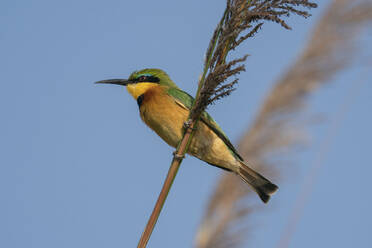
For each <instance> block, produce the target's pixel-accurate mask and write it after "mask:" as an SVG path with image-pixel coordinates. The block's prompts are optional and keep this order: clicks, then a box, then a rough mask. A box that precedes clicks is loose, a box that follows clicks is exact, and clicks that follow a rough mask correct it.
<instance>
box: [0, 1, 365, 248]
mask: <svg viewBox="0 0 372 248" xmlns="http://www.w3.org/2000/svg"><path fill="white" fill-rule="evenodd" d="M320 2H321V3H320V6H319V8H318V9H316V10H314V11H313V14H314V15H313V17H311V18H310V19H308V20H303V19H302V18H299V17H292V18H291V19H290V21H289V22H290V24H291V25H292V27H293V30H292V31H287V30H284V29H282V28H280V27H279V26H277V25H268V26H266V27H265V28H264V29H263V30H262V31H261V32H260V33H259V35H258V36H257V37H256V38H254V39H251V40H250V41H249V42H247V44H246V45H245V46H243V47H242V48H241V49H240V50H239V52H240V53H241V54H243V53H249V54H251V56H250V57H249V58H248V61H247V72H246V73H243V74H242V75H241V80H240V84H239V86H238V90H237V91H235V92H234V93H233V94H232V96H231V97H228V98H225V99H223V100H222V101H220V102H219V103H218V104H216V105H214V106H212V107H210V109H209V112H210V113H211V114H212V115H213V116H214V117H215V119H216V120H217V121H218V122H219V123H220V124H221V126H222V127H223V129H224V130H225V132H226V133H227V134H228V135H229V136H230V138H231V140H232V141H233V142H234V143H236V142H237V141H238V140H239V137H240V135H241V134H242V133H243V132H244V130H245V129H246V128H247V127H248V125H249V124H250V123H251V122H252V121H253V120H254V117H255V114H256V112H257V110H258V106H259V105H260V104H261V102H262V101H263V99H264V97H265V95H266V94H267V92H268V91H269V90H270V88H271V87H272V85H273V83H274V82H275V80H276V79H277V78H278V77H279V76H280V75H281V74H282V73H283V72H284V71H285V69H286V68H288V67H289V66H290V64H291V63H292V62H293V60H294V59H295V58H296V56H297V55H298V53H299V52H300V51H301V49H302V47H303V45H304V44H305V43H306V41H307V38H308V36H309V32H310V30H311V28H312V27H313V26H314V25H315V23H316V21H317V20H318V18H319V17H320V16H321V14H322V11H324V9H325V7H326V6H327V4H328V3H329V1H320ZM224 7H225V1H223V0H214V1H211V0H208V1H194V0H193V1H170V0H165V1H123V0H121V1H119V0H107V1H96V0H92V1H72V0H65V1H50V0H48V1H46V0H44V1H43V0H32V1H17V0H15V1H10V0H5V1H1V2H0V80H1V83H0V114H1V115H0V118H1V119H0V247H4V248H26V247H27V248H50V247H53V248H62V247H63V248H64V247H66V248H67V247H68V248H75V247H76V248H78V247H79V248H80V247H90V248H98V247H100V248H102V247H112V248H115V247H117V248H119V247H135V246H136V244H137V241H138V239H139V237H140V234H141V232H142V230H143V228H144V226H145V224H146V221H147V219H148V217H149V215H150V213H151V210H152V208H153V205H154V203H155V200H156V198H157V196H158V193H159V191H160V188H161V185H162V183H163V180H164V178H165V175H166V172H167V170H168V167H169V163H170V160H171V154H172V151H173V149H171V148H169V147H168V146H167V145H166V144H165V143H164V142H163V141H162V140H161V139H160V138H158V137H157V136H156V135H155V134H154V133H153V132H152V131H151V130H149V129H148V128H147V127H146V126H145V125H144V124H143V123H142V122H141V120H140V118H139V115H138V107H137V103H136V102H135V101H134V100H133V99H132V98H131V96H129V94H127V92H126V91H125V89H124V88H120V87H118V86H117V87H116V86H102V85H99V86H98V85H94V84H93V82H94V81H97V80H101V79H107V78H116V77H119V78H120V77H123V78H126V77H127V76H128V75H129V74H130V73H131V72H132V71H133V70H136V69H141V68H146V67H157V68H162V69H164V70H166V71H167V72H168V73H169V74H170V76H171V77H172V79H173V80H174V81H175V82H176V83H177V84H178V85H179V86H180V87H181V88H183V89H185V90H186V91H188V92H190V93H191V94H195V89H196V82H197V78H198V75H199V74H200V72H201V68H202V61H203V56H204V53H205V50H206V47H207V45H208V42H209V39H210V37H211V34H212V31H213V29H214V27H215V25H216V23H217V21H218V20H219V18H220V16H221V14H222V12H223V10H224ZM371 40H372V39H371V32H369V36H368V34H367V36H366V39H365V42H364V43H365V44H367V43H368V41H371ZM365 53H369V54H371V47H369V48H368V50H366V51H365ZM366 71H367V70H365V69H360V68H356V67H354V68H353V69H352V70H349V71H348V72H347V73H343V74H342V75H340V76H338V77H337V78H336V79H335V80H334V83H333V84H329V85H327V86H326V87H325V88H324V89H323V90H321V91H319V94H316V95H314V97H313V98H311V99H309V100H310V105H309V108H308V110H307V111H308V112H309V113H321V114H324V116H325V117H326V120H325V122H324V123H323V124H318V125H316V126H315V127H314V128H313V129H312V132H311V137H312V140H311V144H312V145H311V146H310V147H309V150H308V151H307V152H304V153H303V154H302V155H300V156H299V158H300V159H298V160H296V163H295V166H293V168H292V169H291V173H290V174H288V175H287V177H286V178H285V179H283V181H281V182H278V184H279V186H280V191H279V192H278V194H276V195H275V197H273V199H272V201H271V202H270V204H269V205H267V206H266V207H265V208H267V211H262V212H260V213H259V214H258V215H257V218H255V220H254V221H251V222H250V224H249V225H250V226H251V227H252V229H251V232H250V233H249V235H248V237H247V247H275V245H277V243H278V240H279V237H280V235H281V233H282V231H283V228H284V226H285V224H286V223H287V221H288V216H289V213H290V212H291V211H292V209H293V203H294V201H295V199H296V197H297V193H298V192H299V189H300V187H301V183H302V182H303V180H304V178H305V175H306V174H307V173H308V171H309V168H310V166H311V165H312V163H313V162H314V157H315V155H316V154H317V153H318V152H319V146H320V144H321V143H322V141H323V137H324V136H326V135H327V133H328V132H329V129H330V128H331V129H332V123H333V120H334V118H335V116H337V114H336V113H337V111H339V109H340V108H341V107H340V106H342V104H343V102H345V99H348V98H349V94H350V91H351V90H352V89H353V88H354V87H360V88H359V90H357V91H356V92H357V93H356V98H355V99H354V100H353V102H352V104H351V105H350V109H349V110H348V111H347V113H346V115H345V117H344V118H343V120H342V122H341V123H340V125H339V126H338V127H337V129H336V135H335V136H334V138H333V139H332V141H331V146H330V150H329V152H328V153H327V154H326V157H325V159H324V160H323V165H322V167H321V170H320V171H319V174H318V177H317V181H316V185H315V187H314V191H313V193H312V194H311V198H310V199H309V201H308V202H307V205H306V207H305V209H304V215H303V217H302V218H301V221H300V223H299V226H298V227H297V230H296V232H295V235H294V239H293V240H292V241H291V245H290V247H301V248H306V247H372V238H371V237H372V231H371V230H372V229H371V223H372V214H371V209H372V200H371V190H370V185H371V183H370V178H371V176H370V175H371V174H372V166H371V165H372V164H371V160H370V157H371V144H370V141H371V140H372V133H371V127H372V115H371V106H372V100H371V99H372V86H371V80H370V78H371V74H370V71H369V73H367V74H369V76H366V77H364V78H363V76H362V75H363V74H366ZM221 173H223V172H221V171H220V170H218V169H216V168H214V167H211V166H208V165H206V164H205V163H203V162H201V161H199V160H197V159H194V158H191V157H187V159H186V160H185V161H184V163H183V164H182V167H181V169H180V171H179V174H178V176H177V178H176V181H175V184H174V186H173V188H172V190H171V193H170V195H169V198H168V200H167V202H166V205H165V208H164V209H163V212H162V215H161V216H160V219H159V222H158V225H157V226H156V229H155V231H154V233H153V236H152V238H151V240H150V243H149V245H150V247H180V248H183V247H191V246H192V244H193V238H194V235H195V232H196V229H197V226H198V224H199V222H200V219H201V217H202V215H203V212H204V210H205V206H206V204H207V202H208V197H209V196H210V195H211V193H212V192H213V186H214V185H215V184H216V182H217V179H218V177H219V176H220V174H221ZM257 201H259V200H258V198H257ZM248 244H250V245H248Z"/></svg>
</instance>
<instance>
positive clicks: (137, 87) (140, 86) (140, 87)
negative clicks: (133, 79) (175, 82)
mask: <svg viewBox="0 0 372 248" xmlns="http://www.w3.org/2000/svg"><path fill="white" fill-rule="evenodd" d="M157 86H159V84H156V83H136V84H128V85H127V90H128V92H129V94H131V95H132V96H133V98H134V99H136V100H137V98H138V97H139V96H140V95H142V94H144V93H146V91H148V90H149V89H151V88H154V87H157Z"/></svg>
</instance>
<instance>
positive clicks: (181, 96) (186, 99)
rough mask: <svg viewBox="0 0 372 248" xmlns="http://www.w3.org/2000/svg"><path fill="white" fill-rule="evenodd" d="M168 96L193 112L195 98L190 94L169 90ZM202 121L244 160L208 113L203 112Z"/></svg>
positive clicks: (173, 89) (175, 89) (178, 90)
mask: <svg viewBox="0 0 372 248" xmlns="http://www.w3.org/2000/svg"><path fill="white" fill-rule="evenodd" d="M168 94H169V95H170V96H172V97H173V99H174V100H175V102H176V103H177V104H178V105H180V106H181V107H182V108H184V109H187V110H189V111H190V110H191V107H192V104H193V102H194V98H193V97H192V96H190V95H189V94H188V93H186V92H184V91H182V90H180V89H177V88H169V89H168ZM200 120H201V121H202V122H204V124H206V125H207V126H208V127H209V128H210V129H211V130H212V131H213V132H214V133H215V134H216V135H217V136H218V137H219V138H220V139H221V140H222V141H223V142H224V143H225V144H226V146H227V147H228V148H229V149H230V150H231V151H232V152H233V153H234V154H235V155H236V156H237V157H238V158H239V159H240V160H241V161H243V158H242V157H241V156H240V155H239V153H238V151H237V150H236V149H235V147H234V146H233V144H232V143H231V141H230V140H229V138H227V136H226V134H225V133H224V132H223V131H222V129H221V127H220V126H219V125H218V124H217V122H216V121H215V120H214V119H213V118H212V116H210V115H209V114H208V113H207V112H206V111H203V113H202V115H201V117H200Z"/></svg>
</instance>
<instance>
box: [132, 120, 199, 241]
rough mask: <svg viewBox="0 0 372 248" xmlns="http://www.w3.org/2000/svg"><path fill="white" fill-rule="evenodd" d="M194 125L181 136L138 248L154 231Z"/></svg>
mask: <svg viewBox="0 0 372 248" xmlns="http://www.w3.org/2000/svg"><path fill="white" fill-rule="evenodd" d="M195 123H196V122H191V124H190V125H188V127H187V128H186V130H185V135H184V136H183V139H182V140H181V142H180V145H179V146H178V148H177V150H176V151H175V152H174V156H173V160H172V163H171V166H170V168H169V170H168V174H167V177H166V178H165V181H164V184H163V188H162V189H161V191H160V194H159V197H158V200H157V201H156V204H155V207H154V209H153V210H152V213H151V216H150V219H149V220H148V222H147V225H146V227H145V230H144V231H143V233H142V236H141V239H140V241H139V242H138V245H137V247H138V248H145V247H146V245H147V243H148V241H149V239H150V236H151V233H152V231H153V230H154V227H155V224H156V222H157V220H158V218H159V215H160V212H161V210H162V208H163V205H164V202H165V200H166V199H167V196H168V193H169V190H170V188H171V187H172V184H173V181H174V179H175V177H176V175H177V172H178V169H179V168H180V165H181V162H182V160H183V158H184V156H185V153H186V152H187V147H188V145H189V143H190V142H189V140H190V139H191V137H192V133H193V129H194V128H193V127H194V125H195Z"/></svg>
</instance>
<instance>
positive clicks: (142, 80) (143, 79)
mask: <svg viewBox="0 0 372 248" xmlns="http://www.w3.org/2000/svg"><path fill="white" fill-rule="evenodd" d="M138 80H139V81H141V82H144V81H145V80H146V77H145V76H140V77H139V78H138Z"/></svg>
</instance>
